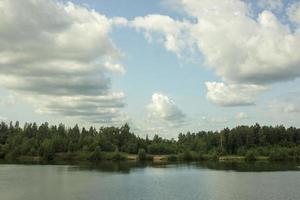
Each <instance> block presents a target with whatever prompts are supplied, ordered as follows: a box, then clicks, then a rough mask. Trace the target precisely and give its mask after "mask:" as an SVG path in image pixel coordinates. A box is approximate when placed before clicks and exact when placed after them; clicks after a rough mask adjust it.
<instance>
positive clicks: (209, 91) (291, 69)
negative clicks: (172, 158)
mask: <svg viewBox="0 0 300 200" xmlns="http://www.w3.org/2000/svg"><path fill="white" fill-rule="evenodd" d="M299 76H300V1H298V0H285V1H283V0H282V1H281V0H245V1H242V0H222V1H221V0H152V1H148V0H126V1H120V0H97V1H95V0H71V1H64V0H22V1H20V0H0V119H1V120H4V121H10V120H13V121H16V120H19V121H20V122H21V123H24V122H26V121H27V122H33V121H36V122H39V123H41V122H44V121H49V122H50V123H51V124H57V123H59V122H63V123H66V124H67V125H69V126H72V125H74V124H76V123H78V124H79V125H83V126H90V125H93V126H96V127H100V126H110V125H121V124H124V123H126V122H128V123H129V124H130V125H131V127H132V129H133V130H134V131H135V132H136V133H138V134H140V135H145V134H149V135H151V134H154V133H159V134H160V135H162V136H164V137H176V135H177V134H178V133H179V132H181V131H183V132H185V131H187V130H191V131H197V130H219V129H221V128H224V127H233V126H236V125H240V124H253V123H256V122H259V123H260V124H265V125H277V124H283V125H286V126H298V127H299V126H300V89H299V86H300V79H299Z"/></svg>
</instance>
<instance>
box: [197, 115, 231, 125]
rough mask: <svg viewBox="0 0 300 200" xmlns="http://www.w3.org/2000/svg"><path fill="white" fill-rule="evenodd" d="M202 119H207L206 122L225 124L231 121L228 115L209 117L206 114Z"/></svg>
mask: <svg viewBox="0 0 300 200" xmlns="http://www.w3.org/2000/svg"><path fill="white" fill-rule="evenodd" d="M202 120H203V121H205V122H206V123H210V124H225V123H227V122H229V119H227V118H226V117H211V118H208V117H206V116H203V117H202Z"/></svg>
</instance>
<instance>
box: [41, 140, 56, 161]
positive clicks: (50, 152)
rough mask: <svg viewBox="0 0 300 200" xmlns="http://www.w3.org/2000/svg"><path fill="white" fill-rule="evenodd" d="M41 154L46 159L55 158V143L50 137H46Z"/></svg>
mask: <svg viewBox="0 0 300 200" xmlns="http://www.w3.org/2000/svg"><path fill="white" fill-rule="evenodd" d="M40 155H41V156H42V157H43V159H44V160H53V158H54V149H53V143H52V141H51V140H49V139H45V140H44V141H43V143H42V145H41V148H40Z"/></svg>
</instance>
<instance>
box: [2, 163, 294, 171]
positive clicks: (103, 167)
mask: <svg viewBox="0 0 300 200" xmlns="http://www.w3.org/2000/svg"><path fill="white" fill-rule="evenodd" d="M0 164H23V165H24V164H25V165H68V166H69V170H72V171H73V170H74V171H75V170H88V171H91V170H93V171H101V172H116V173H130V172H131V171H132V170H139V169H145V168H165V169H170V168H193V169H209V170H222V171H238V172H268V171H270V172H271V171H300V163H299V162H267V161H264V162H263V161H260V162H252V163H247V162H218V161H202V162H135V161H121V162H114V161H101V162H88V161H87V162H65V161H63V162H6V161H0Z"/></svg>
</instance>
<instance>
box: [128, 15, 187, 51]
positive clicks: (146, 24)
mask: <svg viewBox="0 0 300 200" xmlns="http://www.w3.org/2000/svg"><path fill="white" fill-rule="evenodd" d="M189 25H190V23H189V22H179V21H175V20H174V19H172V18H171V17H169V16H164V15H147V16H145V17H136V18H135V19H134V20H133V21H132V22H131V26H132V27H134V28H136V29H137V30H144V31H145V36H146V38H147V39H148V40H149V41H152V36H153V35H155V34H156V33H158V34H159V36H162V37H159V36H158V38H159V39H158V40H161V42H162V43H163V45H164V46H165V48H166V49H167V50H168V51H171V52H174V53H176V54H177V55H178V56H181V51H182V49H184V48H186V47H187V46H189V45H188V42H187V39H188V37H187V35H186V34H185V31H186V28H187V27H188V26H189Z"/></svg>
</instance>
